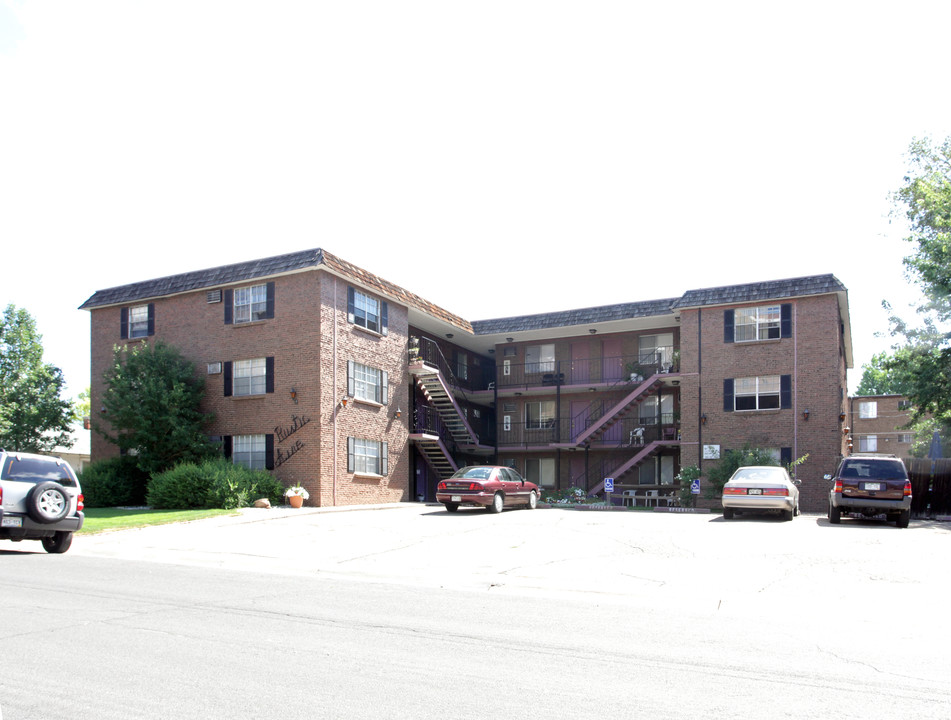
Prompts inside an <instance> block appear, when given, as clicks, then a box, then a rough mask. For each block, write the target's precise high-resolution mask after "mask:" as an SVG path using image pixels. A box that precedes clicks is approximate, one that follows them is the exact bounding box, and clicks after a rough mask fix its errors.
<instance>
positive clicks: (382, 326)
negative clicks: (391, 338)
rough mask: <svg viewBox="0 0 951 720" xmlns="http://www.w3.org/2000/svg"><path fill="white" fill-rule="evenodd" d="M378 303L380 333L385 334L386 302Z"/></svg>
mask: <svg viewBox="0 0 951 720" xmlns="http://www.w3.org/2000/svg"><path fill="white" fill-rule="evenodd" d="M380 305H381V306H382V307H381V308H380V334H381V335H386V332H387V330H386V326H387V319H386V317H387V304H386V302H381V303H380Z"/></svg>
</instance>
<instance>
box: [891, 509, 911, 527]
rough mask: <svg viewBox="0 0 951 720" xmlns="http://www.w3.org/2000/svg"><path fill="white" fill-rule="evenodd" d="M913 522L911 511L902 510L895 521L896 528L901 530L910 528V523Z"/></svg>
mask: <svg viewBox="0 0 951 720" xmlns="http://www.w3.org/2000/svg"><path fill="white" fill-rule="evenodd" d="M909 520H911V510H902V511H901V513H900V514H899V515H898V520H896V521H895V526H896V527H900V528H906V527H908V521H909Z"/></svg>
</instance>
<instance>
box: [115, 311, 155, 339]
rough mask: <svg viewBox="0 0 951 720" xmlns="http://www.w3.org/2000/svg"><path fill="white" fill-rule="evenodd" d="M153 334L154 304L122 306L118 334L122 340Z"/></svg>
mask: <svg viewBox="0 0 951 720" xmlns="http://www.w3.org/2000/svg"><path fill="white" fill-rule="evenodd" d="M154 334H155V304H154V303H148V304H147V305H136V306H135V307H128V308H122V310H121V312H120V320H119V335H120V337H121V338H122V339H123V340H133V339H135V338H144V337H149V336H150V335H154Z"/></svg>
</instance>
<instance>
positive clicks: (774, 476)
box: [730, 467, 786, 483]
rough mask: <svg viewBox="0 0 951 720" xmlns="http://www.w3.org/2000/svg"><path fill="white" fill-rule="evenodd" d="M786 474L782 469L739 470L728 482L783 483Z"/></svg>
mask: <svg viewBox="0 0 951 720" xmlns="http://www.w3.org/2000/svg"><path fill="white" fill-rule="evenodd" d="M785 481H786V473H785V472H783V469H782V468H778V467H777V468H741V469H739V470H737V471H736V474H735V475H734V476H733V477H732V478H731V479H730V482H780V483H781V482H785Z"/></svg>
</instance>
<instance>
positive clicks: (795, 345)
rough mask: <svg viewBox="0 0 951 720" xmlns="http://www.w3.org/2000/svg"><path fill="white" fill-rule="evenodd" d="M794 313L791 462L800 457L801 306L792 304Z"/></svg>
mask: <svg viewBox="0 0 951 720" xmlns="http://www.w3.org/2000/svg"><path fill="white" fill-rule="evenodd" d="M792 312H793V377H794V378H795V387H794V388H793V454H792V457H791V458H790V462H795V461H796V458H798V457H799V322H798V321H799V304H798V303H796V302H794V303H793V304H792Z"/></svg>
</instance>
